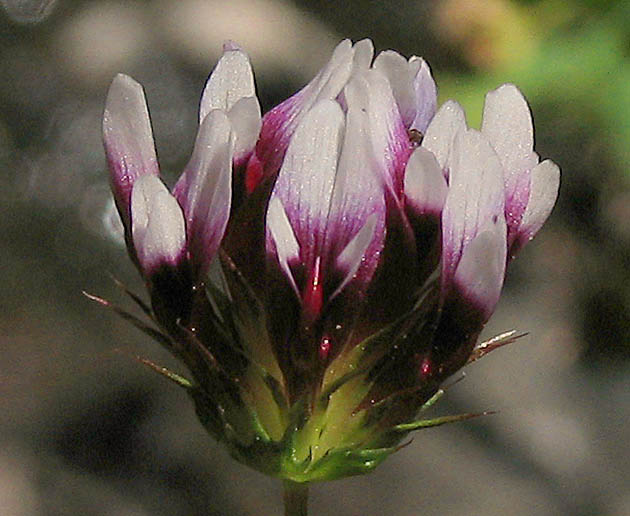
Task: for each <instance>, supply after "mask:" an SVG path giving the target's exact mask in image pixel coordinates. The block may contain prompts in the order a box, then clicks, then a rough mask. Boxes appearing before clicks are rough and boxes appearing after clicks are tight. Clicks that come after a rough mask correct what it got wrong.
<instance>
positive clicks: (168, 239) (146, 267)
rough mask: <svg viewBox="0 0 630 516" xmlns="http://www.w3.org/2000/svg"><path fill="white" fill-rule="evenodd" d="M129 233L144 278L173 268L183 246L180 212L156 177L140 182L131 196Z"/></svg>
mask: <svg viewBox="0 0 630 516" xmlns="http://www.w3.org/2000/svg"><path fill="white" fill-rule="evenodd" d="M131 233H132V238H133V243H134V247H135V249H136V254H137V256H138V261H139V262H140V265H141V266H142V269H143V271H144V272H145V274H150V273H151V272H153V271H154V270H155V268H157V267H158V266H160V265H162V264H170V265H173V266H174V265H176V264H177V262H178V260H179V259H180V258H181V256H182V253H183V251H184V249H185V245H186V228H185V222H184V216H183V213H182V210H181V208H180V206H179V204H178V203H177V200H176V199H175V197H173V196H172V195H171V194H170V192H169V191H168V189H167V188H166V186H164V184H163V183H162V181H160V179H159V178H157V177H156V176H143V177H141V178H139V179H138V180H137V181H136V182H135V184H134V187H133V190H132V193H131Z"/></svg>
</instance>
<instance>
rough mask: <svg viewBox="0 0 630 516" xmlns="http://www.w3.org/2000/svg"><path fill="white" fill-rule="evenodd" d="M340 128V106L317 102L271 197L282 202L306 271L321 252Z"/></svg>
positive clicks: (295, 138)
mask: <svg viewBox="0 0 630 516" xmlns="http://www.w3.org/2000/svg"><path fill="white" fill-rule="evenodd" d="M343 129H344V115H343V112H342V111H341V107H340V106H339V104H337V103H336V102H334V101H332V100H322V101H320V102H319V103H317V104H316V105H315V106H314V107H313V109H311V110H310V111H309V112H308V113H307V114H306V116H304V117H303V119H302V122H301V123H300V125H299V126H298V128H297V129H296V131H295V133H294V135H293V138H292V140H291V143H290V145H289V148H288V149H287V153H286V156H285V159H284V163H283V164H282V168H281V169H280V172H279V174H278V179H277V181H276V184H275V186H274V190H273V192H272V195H271V200H272V201H273V200H274V198H278V199H279V200H280V201H281V202H282V205H283V207H284V210H285V211H286V214H287V217H288V220H289V223H290V225H291V227H292V228H293V231H294V233H295V236H296V238H297V241H298V242H299V244H300V249H301V254H300V258H301V263H302V264H303V265H304V266H305V267H306V269H307V270H309V269H310V268H311V267H312V266H313V265H314V263H315V260H316V258H317V257H318V256H320V254H321V253H322V245H323V242H324V238H325V236H326V228H327V223H328V214H329V207H330V201H331V196H332V191H333V186H334V184H335V175H336V172H337V160H338V155H339V150H340V146H341V139H342V136H343ZM269 222H270V221H269V220H268V223H269Z"/></svg>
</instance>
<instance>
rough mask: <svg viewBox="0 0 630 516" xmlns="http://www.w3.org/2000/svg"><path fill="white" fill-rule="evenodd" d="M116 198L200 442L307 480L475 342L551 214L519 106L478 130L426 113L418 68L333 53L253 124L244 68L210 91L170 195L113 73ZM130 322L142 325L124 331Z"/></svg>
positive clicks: (372, 442) (391, 432) (392, 421)
mask: <svg viewBox="0 0 630 516" xmlns="http://www.w3.org/2000/svg"><path fill="white" fill-rule="evenodd" d="M103 133H104V140H105V149H106V153H107V158H108V164H109V168H110V172H111V180H112V190H113V192H114V197H115V199H116V204H117V207H118V210H119V212H120V215H121V218H122V221H123V223H124V226H125V234H126V239H127V245H128V249H129V253H130V256H131V258H132V260H133V261H134V262H135V264H136V265H137V267H138V269H139V271H140V273H141V274H142V276H143V278H144V279H145V281H146V284H147V287H148V290H149V294H150V297H151V308H148V307H146V312H147V314H148V315H149V317H151V318H152V320H153V322H154V323H155V325H156V326H157V328H149V327H148V326H143V328H144V329H145V330H146V331H147V332H149V333H150V334H151V335H153V336H154V337H156V338H157V339H158V340H160V342H162V343H163V344H164V345H166V346H167V347H168V348H169V349H170V350H171V351H172V352H173V353H174V354H175V355H176V356H177V357H178V358H180V359H181V360H182V361H183V362H184V364H185V365H186V366H187V367H188V369H189V370H190V374H191V375H192V378H191V380H184V379H182V378H181V377H179V376H177V375H174V374H169V377H171V378H172V379H175V380H176V381H177V382H178V383H180V384H181V385H183V386H185V387H186V388H187V389H188V391H189V393H190V395H191V397H192V398H193V400H194V402H195V406H196V409H197V413H198V415H199V417H200V419H201V421H202V422H203V424H204V425H205V426H206V428H207V429H208V430H209V431H210V433H211V434H213V435H214V436H215V437H216V438H217V439H219V440H221V441H223V442H225V443H226V444H227V446H228V447H229V449H230V451H231V452H232V454H233V455H234V456H235V457H236V458H238V459H239V460H241V461H243V462H245V463H247V464H249V465H251V466H253V467H255V468H257V469H259V470H261V471H264V472H266V473H269V474H272V475H276V476H280V477H283V478H286V479H290V480H296V481H311V480H322V479H330V478H336V477H340V476H345V475H351V474H358V473H362V472H365V471H369V470H371V469H372V468H373V467H375V466H376V465H377V464H378V463H379V462H380V461H381V460H383V459H384V458H385V457H386V456H387V455H389V454H390V453H392V452H393V451H395V450H396V445H397V443H398V442H399V441H400V439H401V438H402V437H403V436H404V435H405V434H406V433H407V432H408V431H410V430H413V429H415V428H419V427H423V426H429V423H431V424H439V423H441V422H444V421H445V420H444V419H437V420H433V421H429V422H426V421H418V420H417V417H418V413H419V412H420V411H422V410H423V409H424V408H426V407H428V406H429V405H430V404H432V403H433V401H434V400H435V399H436V397H437V396H439V394H440V393H441V389H440V386H441V385H442V383H443V382H444V380H446V379H447V378H448V377H449V376H451V375H452V374H453V373H455V372H456V371H457V370H459V369H460V368H461V367H462V366H464V365H465V364H466V363H467V362H469V361H471V360H473V359H475V358H476V357H478V356H479V355H481V354H483V351H480V348H478V347H476V345H477V339H478V337H479V334H480V332H481V330H482V329H483V327H484V325H485V323H486V322H487V321H488V319H489V318H490V316H491V315H492V313H493V311H494V309H495V306H496V304H497V302H498V299H499V295H500V293H501V288H502V286H503V280H504V276H505V271H506V267H507V266H508V265H509V263H510V261H511V259H512V258H513V257H514V255H515V254H516V252H517V251H518V250H520V248H522V246H523V245H524V244H525V243H526V242H527V241H529V240H531V238H533V236H534V235H535V234H536V232H537V231H538V230H539V229H540V227H541V226H542V224H543V223H544V221H545V219H546V218H547V216H548V215H549V213H550V211H551V209H552V207H553V204H554V202H555V199H556V196H557V190H558V182H559V169H558V167H557V166H556V165H555V164H554V163H552V162H551V161H549V160H546V161H543V162H542V163H539V158H538V156H537V154H536V153H535V152H534V151H533V127H532V122H531V115H530V112H529V108H528V106H527V103H526V102H525V100H524V98H523V96H522V95H521V93H520V92H519V91H518V89H517V88H516V87H515V86H513V85H509V84H508V85H504V86H501V87H500V88H498V89H497V90H495V91H492V92H490V93H488V95H487V97H486V104H485V108H484V114H483V123H482V127H481V131H477V130H474V129H469V128H468V127H467V124H466V119H465V115H464V112H463V110H462V108H461V107H460V106H459V105H458V104H457V103H456V102H453V101H448V102H446V103H445V104H443V105H442V106H441V107H440V109H439V110H437V90H436V86H435V83H434V81H433V78H432V77H431V72H430V70H429V67H428V65H427V64H426V63H425V62H424V60H422V59H420V58H418V57H412V58H411V59H409V60H407V59H405V58H403V57H402V56H400V55H399V54H398V53H396V52H393V51H386V52H382V53H380V54H379V55H378V56H377V57H376V58H375V59H373V47H372V43H371V42H370V41H369V40H363V41H360V42H358V43H356V44H354V45H353V44H351V42H350V41H347V40H346V41H343V42H342V43H340V44H339V46H338V47H337V48H336V49H335V51H334V53H333V56H332V58H331V59H330V61H329V62H328V64H327V65H326V66H325V67H324V68H323V69H322V70H321V71H320V72H319V74H317V76H316V77H315V78H314V79H313V80H312V81H311V82H310V83H309V84H308V85H306V86H305V87H304V88H303V89H302V90H300V91H299V92H297V93H296V94H295V95H293V96H292V97H291V98H289V99H287V100H286V101H284V102H283V103H281V104H280V105H278V106H276V107H275V108H273V109H272V110H271V111H269V112H268V113H267V114H265V115H264V116H263V117H262V118H261V113H260V108H259V104H258V101H257V99H256V94H255V88H254V79H253V73H252V69H251V66H250V63H249V59H248V57H247V55H246V54H245V53H244V52H243V51H242V50H241V49H240V48H239V47H238V46H237V45H235V44H233V43H228V44H226V46H225V48H224V54H223V57H222V58H221V60H220V61H219V63H218V64H217V66H216V67H215V69H214V71H213V72H212V74H211V75H210V77H209V79H208V82H207V85H206V87H205V89H204V92H203V96H202V99H201V105H200V111H199V130H198V134H197V139H196V142H195V147H194V150H193V154H192V157H191V159H190V161H189V163H188V165H187V166H186V168H185V169H184V171H183V173H182V175H181V177H180V178H179V180H178V181H177V183H176V184H175V186H174V188H173V190H172V191H169V190H168V188H167V187H166V186H165V185H164V184H163V183H162V181H161V179H160V178H159V170H158V164H157V159H156V153H155V148H154V144H153V137H152V132H151V124H150V121H149V115H148V110H147V107H146V103H145V100H144V95H143V92H142V88H141V86H140V85H139V84H138V83H136V82H135V81H133V79H131V78H129V77H127V76H123V75H119V76H118V77H116V79H115V80H114V82H113V83H112V86H111V88H110V92H109V95H108V98H107V104H106V108H105V116H104V120H103ZM138 324H139V323H138Z"/></svg>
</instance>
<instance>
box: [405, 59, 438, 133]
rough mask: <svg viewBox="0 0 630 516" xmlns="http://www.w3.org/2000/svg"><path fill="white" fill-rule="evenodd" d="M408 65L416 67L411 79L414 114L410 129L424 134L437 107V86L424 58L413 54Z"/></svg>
mask: <svg viewBox="0 0 630 516" xmlns="http://www.w3.org/2000/svg"><path fill="white" fill-rule="evenodd" d="M409 65H410V67H418V71H417V72H416V74H415V76H414V79H413V89H414V93H415V112H416V115H415V117H414V119H413V121H412V122H411V126H410V129H416V130H418V131H420V132H421V133H422V134H425V133H426V132H427V128H428V126H429V123H430V122H431V120H432V119H433V117H434V116H435V111H436V109H437V87H436V86H435V81H434V80H433V76H432V75H431V70H430V69H429V65H428V64H427V63H426V62H425V60H424V59H422V58H420V57H415V56H414V57H412V58H411V59H410V60H409Z"/></svg>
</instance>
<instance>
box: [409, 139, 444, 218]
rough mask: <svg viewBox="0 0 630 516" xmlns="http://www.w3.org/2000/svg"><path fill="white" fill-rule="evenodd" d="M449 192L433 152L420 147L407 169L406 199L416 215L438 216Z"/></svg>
mask: <svg viewBox="0 0 630 516" xmlns="http://www.w3.org/2000/svg"><path fill="white" fill-rule="evenodd" d="M447 192H448V186H447V185H446V179H445V178H444V174H443V173H442V169H441V168H440V165H439V164H438V162H437V160H436V159H435V156H434V155H433V153H432V152H430V151H428V150H426V149H423V148H422V147H418V148H417V149H416V150H415V151H414V152H413V154H412V155H411V157H410V158H409V161H408V163H407V168H406V169H405V198H406V202H407V204H408V206H409V207H410V208H411V210H412V211H413V213H414V214H416V215H423V214H432V215H437V214H439V213H440V212H441V211H442V207H443V206H444V200H445V199H446V194H447Z"/></svg>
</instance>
